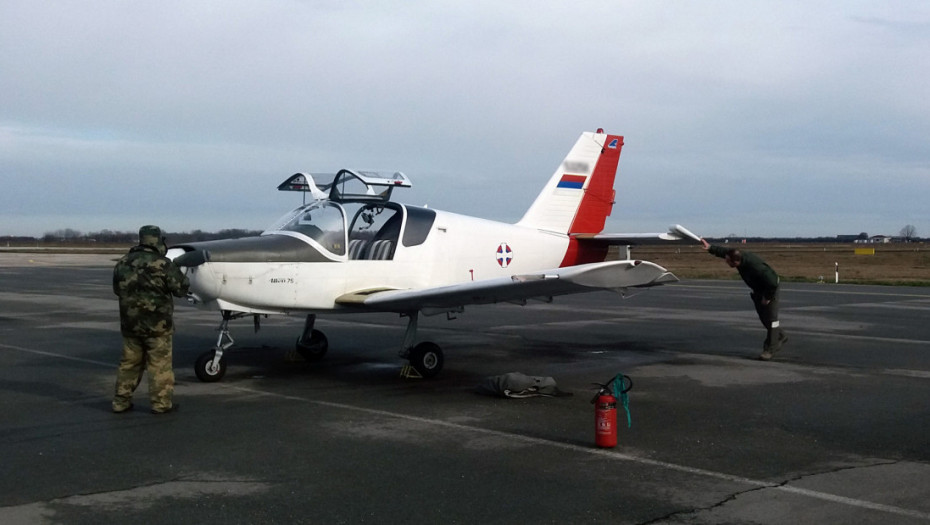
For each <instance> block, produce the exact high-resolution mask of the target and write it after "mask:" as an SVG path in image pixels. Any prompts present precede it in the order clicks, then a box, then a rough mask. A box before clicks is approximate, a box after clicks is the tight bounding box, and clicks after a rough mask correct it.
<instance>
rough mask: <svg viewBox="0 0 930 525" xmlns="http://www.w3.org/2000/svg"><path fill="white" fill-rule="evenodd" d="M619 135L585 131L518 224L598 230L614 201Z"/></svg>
mask: <svg viewBox="0 0 930 525" xmlns="http://www.w3.org/2000/svg"><path fill="white" fill-rule="evenodd" d="M622 148H623V137H621V136H619V135H607V134H605V133H602V132H600V130H598V133H591V132H585V133H582V134H581V137H580V138H579V139H578V141H577V142H576V143H575V146H574V147H573V148H572V149H571V151H570V152H569V153H568V155H566V157H565V159H564V160H563V161H562V164H561V165H560V166H559V168H558V169H557V170H556V171H555V174H553V175H552V178H550V179H549V182H548V183H546V186H545V188H543V190H542V192H541V193H540V194H539V196H538V197H536V201H535V202H533V204H532V206H530V209H529V210H527V212H526V215H524V216H523V218H522V219H520V221H519V222H518V223H517V224H518V225H519V226H525V227H528V228H536V229H540V230H546V231H551V232H557V233H565V234H569V233H600V232H601V230H603V229H604V223H605V222H606V220H607V216H609V215H610V211H611V208H612V207H613V203H614V177H615V176H616V174H617V164H618V163H619V162H620V150H621V149H622Z"/></svg>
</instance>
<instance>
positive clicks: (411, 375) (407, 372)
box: [400, 365, 423, 379]
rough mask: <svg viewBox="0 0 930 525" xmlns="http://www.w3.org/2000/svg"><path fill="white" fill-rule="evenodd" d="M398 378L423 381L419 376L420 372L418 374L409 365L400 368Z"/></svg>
mask: <svg viewBox="0 0 930 525" xmlns="http://www.w3.org/2000/svg"><path fill="white" fill-rule="evenodd" d="M400 377H402V378H404V379H423V376H422V375H420V372H418V371H417V369H416V368H414V367H413V366H411V365H404V366H403V367H401V369H400Z"/></svg>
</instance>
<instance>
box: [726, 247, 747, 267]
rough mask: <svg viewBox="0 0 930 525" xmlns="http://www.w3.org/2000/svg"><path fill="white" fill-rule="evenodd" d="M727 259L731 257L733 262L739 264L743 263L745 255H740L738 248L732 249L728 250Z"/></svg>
mask: <svg viewBox="0 0 930 525" xmlns="http://www.w3.org/2000/svg"><path fill="white" fill-rule="evenodd" d="M727 257H729V258H730V260H731V261H733V262H735V263H737V264H739V263H741V262H743V254H742V253H740V251H739V250H737V249H736V248H730V249H729V250H727Z"/></svg>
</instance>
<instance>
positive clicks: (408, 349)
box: [400, 312, 445, 379]
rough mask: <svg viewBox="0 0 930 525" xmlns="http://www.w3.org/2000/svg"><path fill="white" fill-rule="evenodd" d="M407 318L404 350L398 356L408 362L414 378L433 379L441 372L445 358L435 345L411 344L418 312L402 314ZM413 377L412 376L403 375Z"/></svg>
mask: <svg viewBox="0 0 930 525" xmlns="http://www.w3.org/2000/svg"><path fill="white" fill-rule="evenodd" d="M404 315H406V316H407V319H408V321H407V332H406V333H405V334H404V348H403V349H402V350H401V351H400V356H401V357H403V358H404V359H407V360H408V361H410V367H411V368H413V370H414V371H416V374H415V375H416V376H419V377H423V378H426V379H429V378H431V377H435V376H436V374H438V373H439V371H440V370H442V365H443V363H444V362H445V357H444V356H443V354H442V348H440V347H439V345H437V344H436V343H431V342H429V341H423V342H422V343H419V344H417V345H414V344H413V342H414V340H416V336H417V320H418V319H419V316H420V312H410V313H407V314H404ZM405 375H408V376H410V375H414V374H409V373H408V374H405Z"/></svg>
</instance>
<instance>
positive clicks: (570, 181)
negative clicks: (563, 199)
mask: <svg viewBox="0 0 930 525" xmlns="http://www.w3.org/2000/svg"><path fill="white" fill-rule="evenodd" d="M585 179H587V177H585V176H584V175H562V178H561V179H559V183H558V184H557V185H556V188H569V189H573V190H580V189H581V188H583V187H584V181H585Z"/></svg>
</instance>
